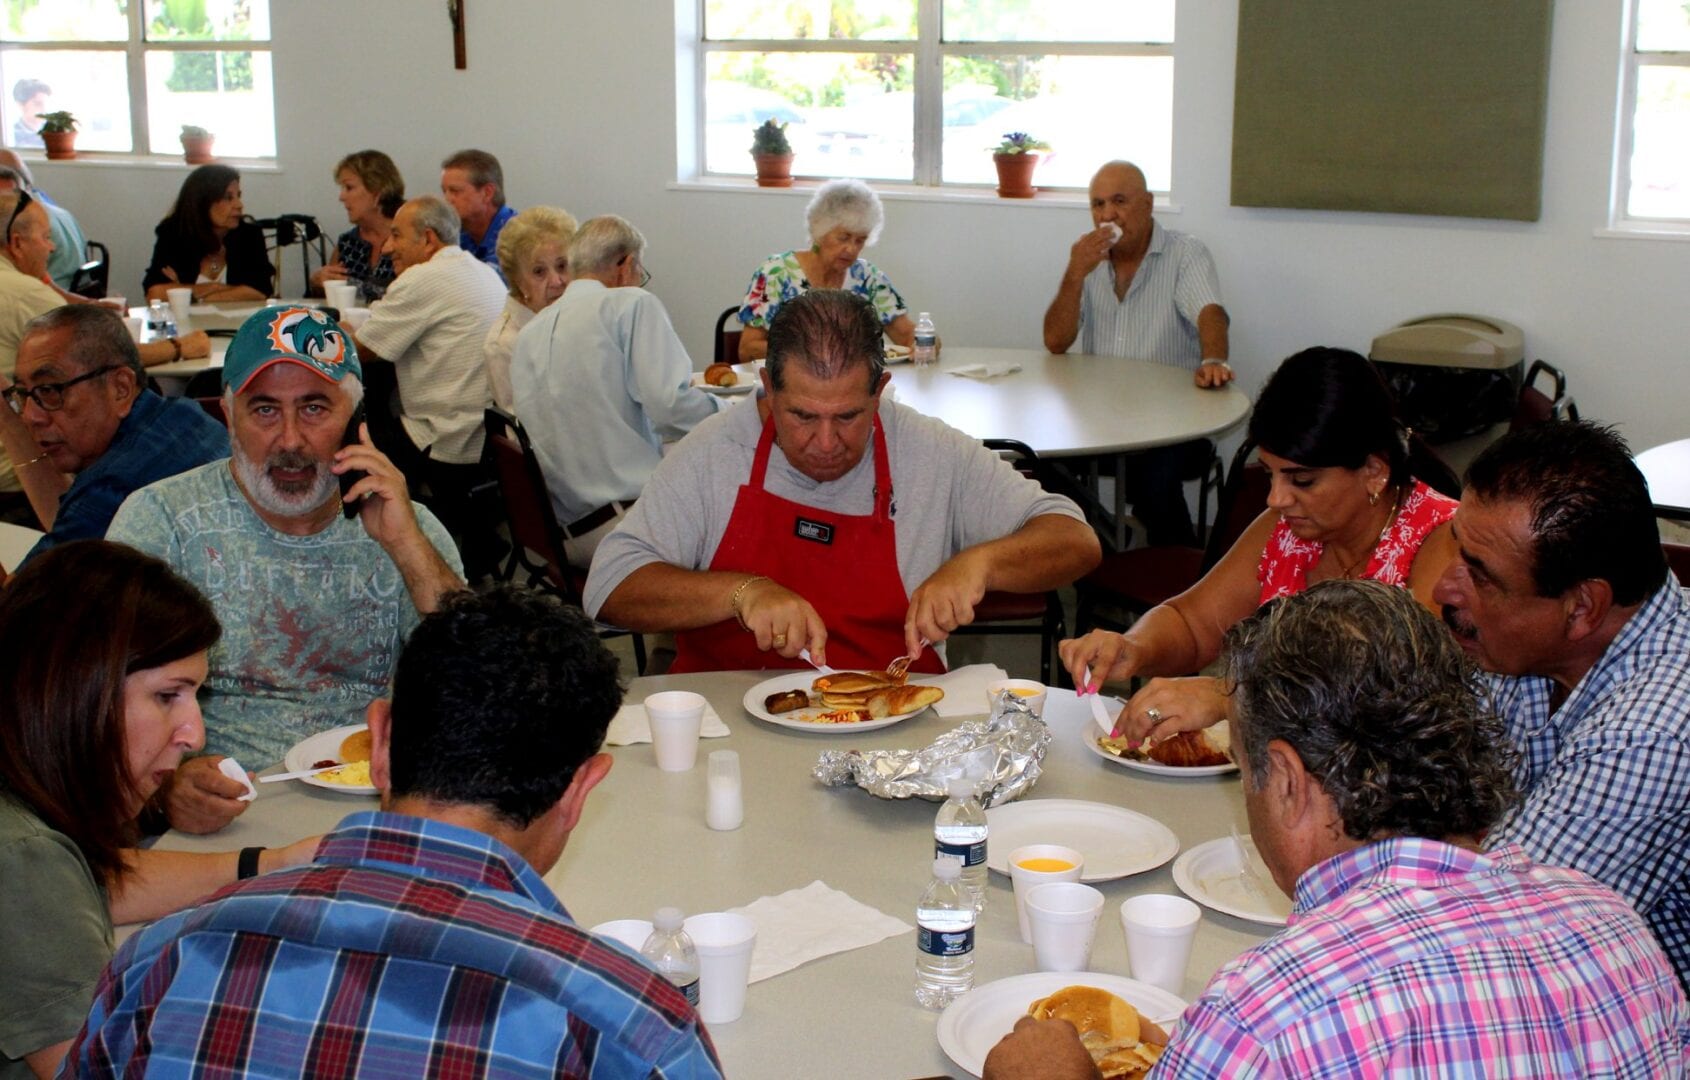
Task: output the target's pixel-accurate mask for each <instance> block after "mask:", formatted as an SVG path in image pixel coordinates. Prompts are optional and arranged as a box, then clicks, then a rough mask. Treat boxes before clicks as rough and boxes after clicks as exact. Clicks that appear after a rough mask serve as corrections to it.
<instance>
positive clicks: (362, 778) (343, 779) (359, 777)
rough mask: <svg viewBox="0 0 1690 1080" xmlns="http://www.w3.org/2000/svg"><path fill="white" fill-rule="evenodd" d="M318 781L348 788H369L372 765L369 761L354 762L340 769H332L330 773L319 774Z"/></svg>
mask: <svg viewBox="0 0 1690 1080" xmlns="http://www.w3.org/2000/svg"><path fill="white" fill-rule="evenodd" d="M317 779H319V780H324V781H327V782H328V783H331V784H343V785H345V786H346V787H369V786H370V763H369V762H367V761H354V762H352V763H350V764H347V765H342V766H341V767H340V768H338V769H330V770H329V771H328V772H321V773H318V774H317Z"/></svg>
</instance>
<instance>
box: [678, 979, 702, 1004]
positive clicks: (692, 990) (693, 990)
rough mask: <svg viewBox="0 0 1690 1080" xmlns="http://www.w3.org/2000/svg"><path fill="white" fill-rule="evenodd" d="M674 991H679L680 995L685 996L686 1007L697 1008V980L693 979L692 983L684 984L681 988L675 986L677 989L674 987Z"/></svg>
mask: <svg viewBox="0 0 1690 1080" xmlns="http://www.w3.org/2000/svg"><path fill="white" fill-rule="evenodd" d="M675 989H677V990H679V991H680V992H681V993H682V994H684V995H686V999H687V1004H688V1005H691V1006H692V1007H693V1008H695V1009H696V1008H698V980H697V979H694V980H693V981H692V982H689V983H686V984H685V985H683V986H677V987H675Z"/></svg>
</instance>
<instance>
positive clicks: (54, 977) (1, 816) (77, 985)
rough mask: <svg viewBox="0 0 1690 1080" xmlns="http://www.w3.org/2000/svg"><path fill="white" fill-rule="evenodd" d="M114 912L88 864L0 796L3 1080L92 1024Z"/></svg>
mask: <svg viewBox="0 0 1690 1080" xmlns="http://www.w3.org/2000/svg"><path fill="white" fill-rule="evenodd" d="M112 949H113V944H112V925H111V910H110V909H109V908H108V907H107V905H106V894H105V890H104V889H103V888H101V886H100V885H99V883H98V882H96V881H95V880H94V872H93V871H92V870H90V869H89V868H88V860H87V859H84V858H83V857H82V852H81V851H78V850H77V847H76V845H75V844H73V843H71V842H70V839H69V838H68V837H66V836H65V835H64V834H62V833H58V832H55V831H53V830H52V829H51V828H49V827H48V826H47V825H46V824H45V823H44V822H42V820H41V819H40V818H39V817H36V816H35V813H34V811H32V810H30V809H29V808H28V807H26V806H24V805H23V804H22V803H20V802H18V801H17V799H16V798H14V797H13V796H12V795H10V794H8V793H6V792H0V1080H12V1078H13V1077H32V1076H33V1075H34V1074H33V1073H31V1072H30V1068H29V1066H28V1065H27V1064H25V1063H24V1060H23V1058H24V1055H25V1054H32V1053H34V1052H35V1051H37V1050H40V1049H42V1048H44V1047H48V1046H53V1045H55V1044H57V1043H61V1042H64V1041H65V1040H66V1039H69V1038H71V1037H72V1036H74V1035H75V1034H76V1033H77V1032H78V1031H79V1030H81V1028H82V1022H83V1021H84V1020H86V1019H87V1018H88V1009H89V1006H90V1005H91V1004H92V1003H93V1001H94V987H95V984H96V983H98V982H99V979H100V972H101V971H102V970H104V968H105V966H106V962H107V961H109V960H110V959H111V956H112Z"/></svg>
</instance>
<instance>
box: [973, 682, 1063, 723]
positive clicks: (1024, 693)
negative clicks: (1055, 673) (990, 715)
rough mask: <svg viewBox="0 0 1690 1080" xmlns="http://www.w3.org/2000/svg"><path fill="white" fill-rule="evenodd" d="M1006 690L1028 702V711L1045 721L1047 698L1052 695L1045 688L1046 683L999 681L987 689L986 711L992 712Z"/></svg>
mask: <svg viewBox="0 0 1690 1080" xmlns="http://www.w3.org/2000/svg"><path fill="white" fill-rule="evenodd" d="M1005 690H1008V691H1010V692H1011V693H1013V694H1014V695H1015V696H1016V697H1018V698H1022V699H1024V700H1025V701H1026V702H1027V709H1028V711H1029V712H1031V713H1032V714H1033V715H1034V716H1035V717H1038V718H1039V719H1040V720H1043V719H1044V715H1045V697H1046V696H1048V694H1049V693H1050V691H1049V690H1047V689H1046V688H1045V684H1044V683H1042V682H1037V681H1036V680H1033V679H999V680H998V681H997V682H995V683H992V684H991V685H990V686H988V687H986V709H987V710H988V711H990V710H991V707H992V706H993V705H995V704H997V700H998V695H999V694H1001V693H1002V692H1003V691H1005Z"/></svg>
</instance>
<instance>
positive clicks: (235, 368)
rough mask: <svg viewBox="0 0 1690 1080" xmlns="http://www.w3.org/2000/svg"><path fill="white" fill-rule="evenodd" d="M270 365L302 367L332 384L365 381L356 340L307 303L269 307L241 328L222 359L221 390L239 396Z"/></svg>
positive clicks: (323, 312) (256, 314)
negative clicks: (351, 378)
mask: <svg viewBox="0 0 1690 1080" xmlns="http://www.w3.org/2000/svg"><path fill="white" fill-rule="evenodd" d="M272 364H298V365H299V366H300V367H302V368H305V369H306V370H308V371H311V372H314V373H316V374H317V375H320V376H321V377H323V378H324V379H327V380H328V381H329V382H332V383H338V382H340V380H342V379H344V378H346V376H348V375H356V376H357V377H358V378H359V379H360V380H361V379H363V377H364V369H363V367H362V365H360V364H359V363H358V350H357V348H356V347H355V346H354V345H353V344H352V335H350V334H348V333H347V332H346V331H344V330H342V329H341V328H340V324H339V323H338V322H335V321H334V320H333V319H332V318H330V317H329V315H328V313H327V312H325V311H322V310H320V309H318V308H314V307H306V306H305V305H303V304H288V305H278V306H275V307H267V308H265V309H264V310H262V311H259V312H257V313H255V314H254V315H253V316H252V317H251V318H249V319H247V321H246V322H244V323H242V324H241V328H240V329H239V330H238V331H236V332H235V339H234V340H233V341H231V342H229V351H228V352H226V353H225V354H224V355H223V387H224V389H228V388H230V387H233V388H234V391H235V393H237V394H239V393H241V392H242V391H243V390H245V389H246V387H247V384H248V383H250V382H252V380H253V379H254V378H255V377H257V375H258V373H259V372H261V371H263V370H264V369H265V368H267V367H269V366H270V365H272Z"/></svg>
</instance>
